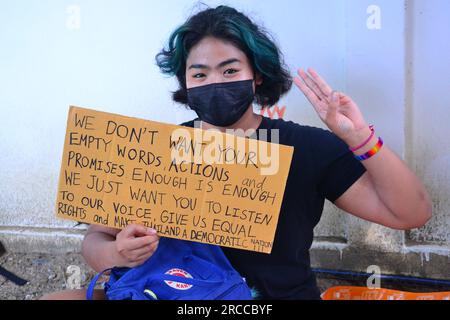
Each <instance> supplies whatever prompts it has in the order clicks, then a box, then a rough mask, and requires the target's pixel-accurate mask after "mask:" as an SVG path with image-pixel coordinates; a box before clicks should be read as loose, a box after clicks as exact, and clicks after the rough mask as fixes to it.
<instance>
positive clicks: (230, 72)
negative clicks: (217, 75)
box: [192, 68, 239, 79]
mask: <svg viewBox="0 0 450 320" xmlns="http://www.w3.org/2000/svg"><path fill="white" fill-rule="evenodd" d="M236 72H239V70H237V69H233V68H230V69H227V70H225V71H224V73H223V74H225V75H230V74H235V73H236ZM203 77H206V74H204V73H196V74H194V75H192V78H196V79H200V78H203Z"/></svg>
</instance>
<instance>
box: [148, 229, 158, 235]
mask: <svg viewBox="0 0 450 320" xmlns="http://www.w3.org/2000/svg"><path fill="white" fill-rule="evenodd" d="M148 233H150V234H152V235H153V234H156V233H157V232H156V230H155V229H153V228H148Z"/></svg>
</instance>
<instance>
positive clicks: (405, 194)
mask: <svg viewBox="0 0 450 320" xmlns="http://www.w3.org/2000/svg"><path fill="white" fill-rule="evenodd" d="M369 135H370V130H369V129H368V128H367V130H364V131H363V132H361V133H360V135H359V136H358V135H355V136H354V139H353V142H352V141H346V142H347V144H348V145H350V146H356V145H358V143H361V141H364V140H365V139H366V138H367V137H368V136H369ZM361 137H364V138H361ZM376 142H377V137H376V136H374V137H373V138H372V139H371V141H370V142H369V143H368V144H367V147H365V148H363V149H361V150H358V152H356V153H355V154H357V155H359V154H364V153H365V152H367V151H368V150H369V149H370V148H371V147H372V146H373V145H375V144H376ZM362 164H363V165H364V167H365V168H366V170H367V172H366V173H365V174H364V175H363V176H362V177H361V178H360V179H359V180H358V181H356V182H355V184H354V185H352V186H351V187H350V188H349V189H348V190H347V191H346V192H345V193H344V194H343V195H342V196H341V197H339V198H338V199H337V200H336V201H335V205H336V206H338V207H339V208H341V209H343V210H345V211H347V212H350V213H353V214H355V215H357V216H359V217H361V218H363V219H366V220H370V221H374V222H377V223H380V224H382V225H385V226H388V227H391V228H395V229H401V230H408V229H413V228H418V227H421V226H423V225H424V224H425V223H426V222H427V221H428V220H429V219H430V218H431V215H432V208H431V201H430V197H429V195H428V193H427V191H426V190H425V187H424V186H423V184H422V183H421V182H420V180H419V179H418V178H417V177H416V175H415V174H414V173H413V172H412V171H411V170H410V169H409V168H408V167H407V165H406V164H405V163H404V162H403V160H401V159H400V158H399V157H398V156H397V155H396V154H395V153H394V152H393V151H392V150H391V149H390V148H389V147H388V146H386V145H384V146H383V147H382V148H381V149H380V151H379V152H378V153H377V154H375V155H374V156H372V157H371V158H369V159H367V160H365V161H363V162H362Z"/></svg>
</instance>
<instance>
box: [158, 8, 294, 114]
mask: <svg viewBox="0 0 450 320" xmlns="http://www.w3.org/2000/svg"><path fill="white" fill-rule="evenodd" d="M207 36H212V37H214V38H218V39H222V40H224V41H227V42H229V43H231V44H233V45H234V46H236V47H237V48H238V49H240V50H241V51H243V52H244V53H245V55H246V56H247V58H248V60H249V61H250V63H251V66H252V68H253V72H254V74H260V75H261V76H262V80H263V81H262V84H261V85H258V86H256V92H255V101H256V103H257V104H259V105H260V106H262V107H270V106H273V105H274V104H275V103H277V102H278V100H279V99H280V97H281V96H282V95H283V94H285V93H286V92H288V91H289V89H290V88H291V85H292V78H291V76H290V74H289V72H288V70H287V68H286V67H285V65H284V63H283V61H282V55H281V53H280V51H279V49H278V47H277V46H276V45H275V42H274V41H273V40H272V39H271V37H270V35H269V34H268V33H267V32H266V31H264V30H263V29H262V28H261V27H259V26H257V25H256V24H254V23H253V22H252V21H251V20H250V19H249V18H248V17H247V16H246V15H244V14H243V13H241V12H239V11H237V10H236V9H234V8H230V7H227V6H218V7H216V8H208V9H206V10H203V11H201V12H199V13H197V14H195V15H193V16H191V17H190V18H189V19H188V20H187V21H186V22H185V23H184V24H182V25H181V26H179V27H178V28H177V29H176V30H175V31H174V32H173V33H172V34H171V36H170V38H169V41H168V45H167V48H164V49H162V50H161V52H159V53H158V54H157V55H156V63H157V65H158V67H159V68H160V70H161V71H162V72H163V73H164V74H168V75H171V76H176V77H177V79H178V82H179V85H180V88H179V89H178V90H177V91H175V92H173V100H174V101H176V102H179V103H182V104H185V105H187V92H186V60H187V57H188V54H189V51H190V50H191V48H192V47H193V46H195V45H196V44H197V43H199V42H200V41H201V40H202V39H203V38H204V37H207Z"/></svg>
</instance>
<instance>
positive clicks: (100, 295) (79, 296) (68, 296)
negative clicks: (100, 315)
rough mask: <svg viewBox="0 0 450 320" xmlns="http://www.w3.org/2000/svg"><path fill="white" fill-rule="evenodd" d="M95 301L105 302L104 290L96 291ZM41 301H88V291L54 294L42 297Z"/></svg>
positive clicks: (64, 291)
mask: <svg viewBox="0 0 450 320" xmlns="http://www.w3.org/2000/svg"><path fill="white" fill-rule="evenodd" d="M93 299H94V300H105V299H106V297H105V292H104V291H103V290H102V289H95V290H94V295H93ZM39 300H86V289H73V290H63V291H58V292H52V293H49V294H46V295H44V296H42V297H41V298H40V299H39Z"/></svg>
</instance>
